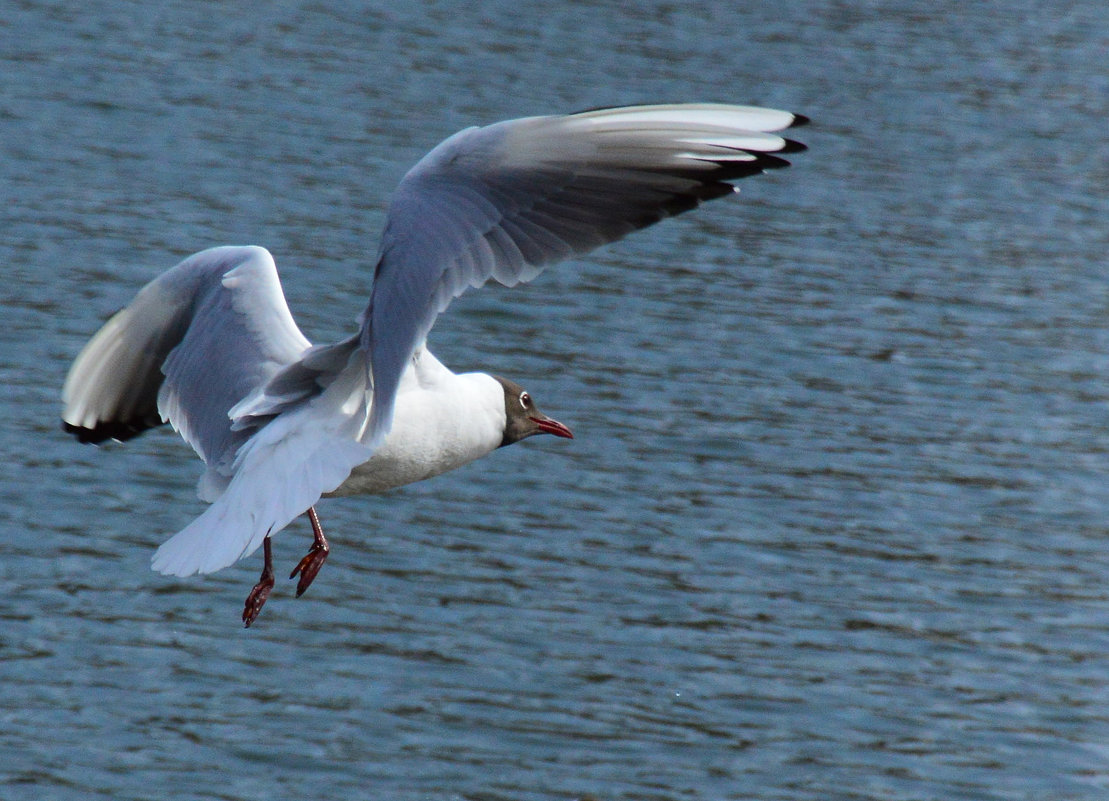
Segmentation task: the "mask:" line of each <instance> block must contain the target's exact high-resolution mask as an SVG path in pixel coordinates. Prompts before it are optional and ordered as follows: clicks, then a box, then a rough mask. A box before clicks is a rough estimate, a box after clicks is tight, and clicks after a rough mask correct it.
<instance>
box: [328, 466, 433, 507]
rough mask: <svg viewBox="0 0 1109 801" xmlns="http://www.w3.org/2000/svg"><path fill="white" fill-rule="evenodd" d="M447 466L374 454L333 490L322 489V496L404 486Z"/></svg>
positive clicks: (371, 493)
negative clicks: (440, 467)
mask: <svg viewBox="0 0 1109 801" xmlns="http://www.w3.org/2000/svg"><path fill="white" fill-rule="evenodd" d="M449 469H450V468H449V467H444V468H442V469H434V468H429V467H428V466H427V465H418V464H413V463H410V462H409V463H405V462H403V461H400V460H394V459H387V458H379V457H377V456H375V457H374V458H373V459H370V461H368V462H364V463H363V464H360V465H358V466H357V467H356V468H354V469H353V470H351V471H350V475H349V476H347V480H346V481H344V482H343V483H342V484H341V485H339V488H338V489H336V490H335V491H333V492H327V493H324V497H326V498H337V497H342V496H345V495H377V494H379V493H382V492H388V491H389V490H391V489H396V488H397V487H403V486H404V485H405V484H412V483H414V482H416V481H423V480H424V479H425V478H431V477H432V476H436V475H439V473H443V472H445V471H446V470H449Z"/></svg>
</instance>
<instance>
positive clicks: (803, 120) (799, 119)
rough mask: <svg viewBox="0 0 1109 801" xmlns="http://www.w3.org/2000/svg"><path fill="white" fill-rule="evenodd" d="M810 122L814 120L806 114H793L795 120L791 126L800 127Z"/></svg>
mask: <svg viewBox="0 0 1109 801" xmlns="http://www.w3.org/2000/svg"><path fill="white" fill-rule="evenodd" d="M810 122H812V120H811V119H809V118H808V117H806V116H805V115H804V114H794V115H793V122H791V123H790V124H789V127H790V128H800V127H802V126H804V125H808V124H809V123H810Z"/></svg>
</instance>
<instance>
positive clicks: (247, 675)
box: [0, 0, 1109, 801]
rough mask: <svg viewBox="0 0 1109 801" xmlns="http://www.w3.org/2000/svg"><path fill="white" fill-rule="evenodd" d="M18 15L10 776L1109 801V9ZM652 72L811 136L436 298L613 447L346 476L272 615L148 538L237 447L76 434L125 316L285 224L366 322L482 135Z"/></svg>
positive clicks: (19, 791) (418, 791)
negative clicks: (112, 319)
mask: <svg viewBox="0 0 1109 801" xmlns="http://www.w3.org/2000/svg"><path fill="white" fill-rule="evenodd" d="M737 5H738V6H740V7H737ZM3 16H4V19H3V20H2V21H0V192H3V193H4V195H5V200H4V203H3V211H0V220H2V222H3V225H2V234H0V277H2V278H3V281H2V282H0V314H2V316H3V321H4V324H3V326H2V327H0V379H2V381H3V384H4V387H5V392H4V394H3V401H2V403H3V406H2V409H3V412H2V414H0V454H2V455H3V459H4V463H5V465H6V469H5V470H4V471H3V473H2V475H0V579H2V584H3V592H2V593H0V796H2V797H3V798H5V799H36V800H37V801H43V800H44V799H58V800H59V801H68V800H69V799H97V798H103V799H109V798H110V799H113V801H131V800H133V801H140V800H141V801H149V800H150V799H170V798H173V799H221V800H225V801H247V799H256V798H260V797H271V798H311V799H317V800H318V801H331V800H332V799H334V800H338V799H344V800H345V799H352V798H357V799H361V798H366V799H397V801H456V800H458V799H465V800H466V801H478V800H480V801H501V800H504V801H508V800H509V799H511V800H512V801H540V800H543V801H546V799H553V800H556V801H557V800H558V799H564V800H566V801H569V799H586V798H589V799H595V801H632V800H633V799H634V800H635V801H640V800H644V801H646V800H650V801H655V800H661V799H667V800H669V799H706V800H709V799H712V800H716V799H729V800H730V799H734V800H735V801H739V800H740V799H742V800H743V801H771V800H772V799H773V800H774V801H787V800H788V801H827V800H828V799H875V800H879V799H880V800H881V801H888V800H890V799H895V800H901V801H918V800H919V801H926V800H930V799H943V800H944V801H963V800H964V799H995V800H996V801H1014V800H1015V799H1021V800H1026V801H1062V800H1063V799H1067V800H1070V799H1075V800H1077V799H1083V800H1086V799H1089V801H1095V800H1096V799H1103V798H1106V797H1109V748H1107V745H1106V743H1107V742H1109V589H1107V588H1106V578H1107V576H1109V481H1107V480H1106V478H1107V474H1109V426H1107V425H1106V417H1107V413H1109V405H1107V401H1109V380H1107V379H1109V325H1107V312H1109V280H1107V277H1106V253H1107V252H1109V226H1107V225H1106V220H1107V218H1109V200H1107V192H1106V190H1107V188H1109V134H1107V128H1106V119H1107V118H1109V70H1107V68H1106V58H1105V55H1106V53H1107V52H1109V17H1107V16H1106V14H1105V8H1104V6H1103V4H1100V3H1096V2H1092V0H1087V1H1086V2H1070V3H1055V4H1050V5H1046V4H1042V3H1031V2H1018V3H992V2H988V3H979V4H975V3H950V2H945V3H938V4H930V5H927V4H926V5H922V4H920V3H916V2H908V1H907V0H889V1H888V2H867V3H818V2H800V3H793V4H774V5H767V4H754V3H750V4H736V3H732V2H729V3H724V2H720V3H701V2H690V3H683V4H672V3H655V2H649V3H640V4H636V5H634V6H632V5H628V4H609V3H582V2H570V3H564V4H554V5H552V4H529V3H523V4H520V3H505V2H488V3H481V2H478V3H467V4H463V5H458V4H452V3H446V2H430V3H426V4H412V5H411V6H398V5H397V4H384V3H383V4H356V3H348V4H326V3H318V2H285V3H262V4H249V6H245V5H244V6H242V7H241V8H239V7H237V6H234V5H228V4H224V3H191V4H170V3H138V2H96V3H87V4H73V3H70V4H67V3H47V2H37V1H36V0H28V2H21V3H15V4H13V6H12V8H10V9H8V10H7V11H5V13H4V15H3ZM652 101H722V102H737V103H757V104H760V105H767V106H774V107H781V108H785V109H789V110H792V111H797V112H801V113H804V114H807V115H808V116H810V117H812V118H813V121H814V122H813V124H812V125H811V126H809V127H808V128H804V129H801V130H800V131H799V132H798V134H797V138H800V139H802V140H803V141H805V142H806V143H807V144H808V145H809V146H810V150H809V151H808V152H807V153H804V154H800V155H798V156H797V157H796V158H795V159H794V166H793V167H792V168H790V169H789V170H785V171H778V172H775V173H773V174H771V175H766V176H760V177H757V178H754V179H750V180H747V181H744V183H743V185H742V193H741V194H740V195H739V197H738V198H736V199H729V200H724V201H720V202H716V203H713V204H710V205H708V206H706V207H704V208H702V209H701V210H699V211H697V212H695V213H693V214H691V215H688V216H686V217H683V218H681V219H678V220H673V221H668V222H666V223H664V224H663V225H661V226H658V227H656V228H653V229H650V230H648V231H644V232H640V233H639V234H637V235H635V236H634V237H632V238H630V239H629V240H627V241H626V242H623V243H620V244H618V245H614V246H610V247H608V248H605V249H603V250H602V251H600V252H599V253H597V254H595V256H593V257H590V258H589V259H585V260H582V261H579V262H575V263H572V264H567V265H562V266H560V268H558V269H552V270H549V271H548V272H547V273H545V274H544V275H543V276H542V277H540V278H539V279H538V280H536V281H535V282H534V283H532V284H530V285H528V286H523V287H518V288H514V289H511V290H506V289H503V288H499V287H491V288H486V289H483V290H481V291H479V292H473V293H471V294H470V295H467V296H466V297H464V298H463V299H461V300H460V301H459V302H458V303H457V304H456V305H455V307H453V308H452V309H451V311H450V312H449V313H448V314H447V315H445V316H444V317H443V318H442V319H441V320H440V322H439V324H438V325H437V327H436V329H435V331H434V332H433V335H432V338H431V346H432V347H433V349H434V350H435V352H436V353H437V355H438V356H439V357H440V358H441V359H442V360H443V361H444V362H445V363H446V364H448V365H449V366H451V367H452V368H453V369H455V370H465V369H484V370H488V371H490V372H495V373H498V374H501V375H505V376H508V377H511V378H514V379H516V380H518V381H520V382H521V383H523V384H524V385H525V386H527V387H528V389H529V390H530V391H531V393H532V394H533V395H534V396H535V398H536V399H537V402H539V403H540V405H541V406H542V407H543V408H544V410H545V411H547V412H548V413H550V414H551V415H552V416H554V417H556V418H558V419H560V420H563V421H564V422H566V423H567V424H568V425H570V426H571V427H572V428H573V429H574V431H575V434H576V435H577V439H575V440H573V441H572V442H570V441H563V440H554V439H553V438H544V439H543V440H542V441H535V440H532V441H529V442H527V443H525V444H523V445H519V446H516V447H514V448H508V449H504V450H503V451H498V452H496V453H494V454H493V455H492V456H490V457H489V458H487V459H485V460H482V461H480V462H478V463H475V464H473V465H471V466H469V467H468V468H466V469H464V470H461V471H458V472H456V473H453V474H450V475H446V476H442V477H439V478H437V479H434V480H432V481H429V482H426V483H424V484H421V485H416V486H412V487H409V488H406V489H404V490H401V491H398V492H395V493H392V494H390V495H388V496H384V497H379V498H358V499H345V500H336V501H329V502H325V503H323V505H322V506H321V507H320V513H321V516H322V518H323V522H324V525H325V528H326V529H327V531H328V532H329V536H330V538H331V541H332V546H333V550H332V555H331V558H330V559H329V561H328V564H327V565H326V567H325V568H324V570H323V571H322V573H321V575H320V577H319V579H318V580H317V581H316V583H315V584H314V585H313V586H312V588H311V590H310V591H309V593H308V594H307V595H306V596H305V597H303V598H301V599H299V600H294V598H293V592H292V589H293V588H292V586H287V585H283V584H279V585H278V587H277V589H276V590H275V592H274V595H273V596H272V598H271V599H270V601H269V603H268V604H267V606H266V609H265V611H264V612H263V615H262V617H261V618H260V620H259V622H258V623H257V624H256V626H255V627H254V628H252V629H250V630H243V629H242V628H241V626H240V624H239V620H238V616H239V612H240V610H241V605H242V600H243V597H244V595H245V593H246V591H247V590H248V589H249V587H250V586H251V585H252V584H253V582H254V581H255V580H256V577H257V572H258V570H259V568H260V559H258V558H252V559H249V560H246V561H245V562H244V563H242V564H240V565H237V566H235V567H233V568H230V569H227V570H224V571H222V572H220V573H218V574H216V575H214V576H210V577H205V578H200V577H194V578H191V579H171V578H166V577H163V576H159V575H157V574H154V573H152V572H150V571H149V568H148V564H149V558H150V555H151V554H152V553H153V550H154V549H155V547H156V546H157V545H158V544H159V543H160V542H161V541H163V540H164V539H165V538H166V537H167V536H168V535H169V534H172V533H173V532H175V531H177V530H178V529H180V528H182V527H183V526H184V525H185V524H186V523H188V522H189V521H190V520H191V519H192V518H193V517H194V516H196V515H197V514H198V513H199V512H200V511H201V509H202V508H203V507H202V504H201V503H200V502H199V501H197V500H196V499H195V495H194V485H195V481H196V478H197V476H198V474H199V467H200V463H199V462H198V461H197V460H196V459H195V457H194V456H193V455H192V453H191V451H190V450H189V449H188V448H187V446H185V445H184V444H183V443H181V442H180V441H179V440H178V439H177V438H176V437H175V435H173V434H172V432H170V431H167V430H164V429H163V430H159V431H155V432H152V433H149V434H147V435H145V436H143V437H141V438H139V439H137V440H135V441H133V442H130V443H127V444H126V445H122V446H121V445H111V446H107V447H104V448H99V449H96V448H91V447H84V446H79V445H78V444H77V443H76V442H73V441H72V440H70V439H69V438H67V437H66V436H65V435H64V434H63V433H62V432H61V431H60V421H59V419H58V415H59V411H60V401H59V393H60V388H61V384H62V381H63V379H64V377H65V373H66V370H67V368H68V365H69V363H70V362H71V360H72V359H73V357H74V356H75V355H76V353H77V352H78V350H79V349H80V347H81V346H82V344H83V343H84V342H85V341H86V339H87V338H88V337H89V336H90V335H91V334H92V333H93V332H94V331H95V330H96V328H97V327H98V326H99V324H100V322H101V321H102V320H103V319H104V318H105V317H107V316H108V315H109V314H110V313H112V312H113V311H115V310H116V309H118V308H119V307H120V306H122V305H124V304H125V303H126V302H127V301H128V300H129V298H130V297H131V296H132V295H133V293H134V292H135V291H136V290H137V289H138V287H139V286H141V285H142V284H143V283H145V282H146V281H147V280H149V279H150V278H152V277H153V276H154V275H156V274H157V273H159V272H161V271H162V270H164V269H166V268H168V267H170V266H171V265H173V264H174V263H176V262H177V261H178V260H179V259H180V258H182V257H183V256H185V255H187V254H189V253H191V252H194V251H197V250H200V249H202V248H205V247H208V246H211V245H216V244H259V245H264V246H266V247H267V248H269V249H270V250H271V251H272V252H273V253H274V255H275V258H276V260H277V264H278V267H279V269H280V270H281V273H282V277H283V280H284V284H285V289H286V293H287V295H288V296H289V299H290V304H291V306H292V309H293V312H294V314H295V315H296V317H297V319H298V321H299V322H300V324H301V327H302V328H303V330H304V331H305V333H306V334H307V335H308V336H309V337H310V338H311V339H313V340H314V341H317V342H326V341H331V340H334V339H337V338H338V337H339V336H341V335H344V334H346V333H348V332H350V331H352V330H353V327H354V318H355V316H356V315H357V313H358V312H359V311H360V310H361V308H362V306H363V305H364V303H365V299H366V297H367V292H368V285H369V280H370V271H371V267H372V260H373V257H374V254H375V251H376V246H377V235H378V231H379V230H380V227H381V224H382V219H383V214H384V208H385V204H386V203H387V202H388V197H389V193H390V191H391V190H392V188H393V187H394V186H395V184H396V182H397V180H398V179H399V178H400V176H401V175H403V173H404V171H405V170H406V169H407V168H408V167H409V166H410V165H411V164H412V163H413V162H414V161H415V160H416V159H418V158H419V157H420V156H421V155H422V154H423V153H424V152H426V151H427V150H428V149H430V148H431V147H432V146H434V145H435V144H436V143H437V142H438V141H440V140H441V139H443V138H445V137H446V136H447V135H449V134H451V133H453V132H454V131H455V130H457V129H459V128H461V127H464V126H467V125H472V124H480V123H487V122H492V121H496V120H499V119H504V118H509V117H517V116H525V115H529V114H539V113H550V112H562V111H572V110H577V109H581V108H587V107H592V106H598V105H615V104H622V103H633V102H652ZM309 536H310V534H309V530H308V527H307V525H306V524H305V523H304V522H303V521H301V522H300V523H297V524H294V525H293V526H292V527H290V529H289V530H288V531H287V532H285V533H284V534H282V535H281V536H280V537H279V538H278V539H277V540H276V541H275V552H276V556H277V561H278V565H279V566H282V565H289V566H291V565H292V564H293V563H294V562H295V560H296V559H298V558H299V557H300V555H301V554H302V553H303V551H304V549H305V548H306V547H307V544H308V541H309V539H308V538H309Z"/></svg>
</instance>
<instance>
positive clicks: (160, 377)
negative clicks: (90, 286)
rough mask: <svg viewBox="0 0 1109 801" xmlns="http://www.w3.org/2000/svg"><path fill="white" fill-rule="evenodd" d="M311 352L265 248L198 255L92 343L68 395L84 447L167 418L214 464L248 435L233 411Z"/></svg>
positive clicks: (154, 285)
mask: <svg viewBox="0 0 1109 801" xmlns="http://www.w3.org/2000/svg"><path fill="white" fill-rule="evenodd" d="M309 346H310V343H309V342H308V340H307V339H305V338H304V335H303V334H301V332H300V330H299V329H298V328H297V326H296V323H295V322H294V321H293V318H292V315H291V314H290V313H289V307H288V305H287V304H286V303H285V296H284V294H283V293H282V291H281V282H280V281H279V280H278V277H277V268H276V267H275V266H274V263H273V257H272V256H270V254H269V252H268V251H267V250H265V249H264V248H259V247H219V248H212V249H210V250H205V251H202V252H200V253H197V254H195V255H193V256H190V257H189V258H187V259H185V260H184V261H183V262H181V263H180V264H178V265H177V266H176V267H174V268H173V269H171V270H169V271H167V272H165V273H163V274H162V275H161V276H159V277H158V278H156V279H155V280H153V281H151V282H150V283H149V284H147V285H146V286H145V287H143V289H142V290H140V291H139V293H138V295H136V296H135V299H134V300H133V301H132V302H131V303H130V304H129V305H128V306H127V307H126V308H124V309H123V310H122V311H120V312H118V313H116V314H115V315H114V316H113V317H112V318H111V319H109V320H108V322H107V323H105V324H104V326H103V327H102V328H101V329H100V331H99V332H98V333H97V334H96V335H95V336H94V337H93V338H92V339H91V340H90V341H89V343H88V344H87V345H86V346H85V348H84V350H82V351H81V353H80V355H79V356H78V357H77V359H76V361H75V362H74V364H73V367H72V368H70V371H69V375H68V376H67V378H66V382H65V386H64V388H63V390H62V400H63V404H64V409H63V411H62V420H63V421H64V424H65V429H66V430H67V431H69V432H70V433H72V434H74V435H75V436H76V437H77V438H78V439H79V440H81V441H82V442H103V441H104V440H106V439H120V440H124V439H129V438H131V437H133V436H136V435H137V434H140V433H142V432H143V431H144V430H146V429H147V428H150V427H152V426H156V425H160V424H161V423H163V422H169V423H171V424H172V425H173V427H174V428H175V429H176V430H177V431H178V432H180V434H181V436H182V437H184V439H185V440H186V441H187V442H188V443H189V444H190V445H192V447H193V448H194V449H195V450H196V452H197V454H199V455H200V457H201V458H202V459H203V460H204V461H205V462H206V463H207V464H208V465H209V466H210V467H213V468H218V467H221V466H226V465H227V464H228V463H229V462H230V460H231V459H232V458H233V457H234V454H235V451H236V450H237V449H238V447H239V446H240V445H241V444H242V442H243V441H245V438H246V437H247V436H249V432H239V431H234V430H232V424H231V419H230V417H229V416H228V412H229V410H230V409H231V408H232V407H233V406H234V405H235V404H236V403H237V402H239V401H240V400H241V399H242V398H243V397H244V396H246V395H247V394H249V393H251V392H254V391H255V390H256V389H257V388H258V387H260V386H262V385H264V384H265V383H266V382H267V381H269V379H270V378H271V377H272V376H273V375H274V374H275V373H276V372H277V371H278V370H279V369H280V368H282V367H284V366H286V365H288V364H290V363H292V362H295V361H296V360H297V359H298V358H299V357H300V355H301V354H302V353H303V352H304V351H305V349H306V348H308V347H309Z"/></svg>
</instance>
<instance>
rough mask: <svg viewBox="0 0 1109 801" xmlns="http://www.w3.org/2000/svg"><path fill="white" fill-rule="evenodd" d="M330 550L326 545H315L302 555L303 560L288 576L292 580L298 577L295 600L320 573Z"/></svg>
mask: <svg viewBox="0 0 1109 801" xmlns="http://www.w3.org/2000/svg"><path fill="white" fill-rule="evenodd" d="M329 552H330V549H329V548H328V547H327V545H326V544H325V545H320V544H319V543H317V544H316V545H313V546H312V550H310V551H309V552H308V553H306V554H305V555H304V558H303V559H301V560H300V562H298V563H297V566H296V567H295V568H293V572H292V573H290V574H289V578H291V579H293V578H296V577H297V574H299V575H300V581H298V582H297V598H299V597H300V596H302V595H304V591H305V590H307V589H308V586H309V585H310V584H311V583H312V581H313V580H314V579H315V578H316V574H317V573H319V572H320V568H321V567H323V563H324V562H325V561H326V560H327V554H328V553H329Z"/></svg>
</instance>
